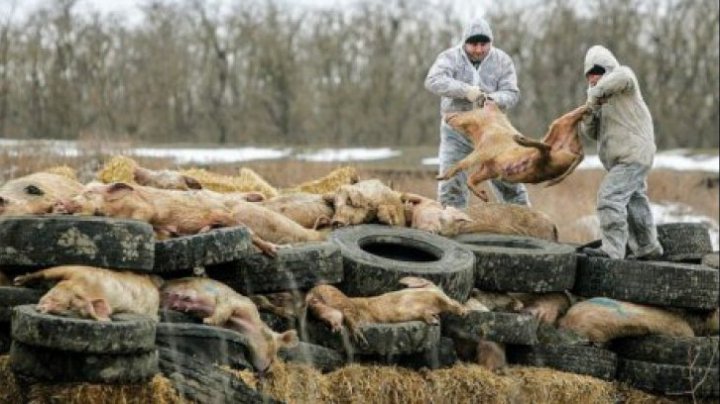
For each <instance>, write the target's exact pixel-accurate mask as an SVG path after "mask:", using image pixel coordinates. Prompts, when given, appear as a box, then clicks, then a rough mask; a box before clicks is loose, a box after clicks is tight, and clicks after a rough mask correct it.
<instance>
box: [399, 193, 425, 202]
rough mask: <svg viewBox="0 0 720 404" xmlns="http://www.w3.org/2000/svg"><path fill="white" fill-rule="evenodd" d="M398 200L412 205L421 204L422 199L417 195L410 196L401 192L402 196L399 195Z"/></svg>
mask: <svg viewBox="0 0 720 404" xmlns="http://www.w3.org/2000/svg"><path fill="white" fill-rule="evenodd" d="M400 199H401V200H402V201H403V202H410V203H412V204H413V205H414V204H417V203H420V202H422V200H423V198H422V196H420V195H417V194H411V193H409V192H403V193H402V195H400Z"/></svg>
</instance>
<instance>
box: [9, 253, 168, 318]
mask: <svg viewBox="0 0 720 404" xmlns="http://www.w3.org/2000/svg"><path fill="white" fill-rule="evenodd" d="M40 281H57V282H58V283H57V284H56V285H55V286H54V287H53V288H52V289H50V290H49V291H48V292H47V293H46V294H45V295H43V296H42V297H41V298H40V301H39V302H38V305H37V309H38V311H39V312H41V313H50V314H60V315H65V314H70V315H76V316H79V317H81V318H92V319H94V320H98V321H109V320H110V316H111V315H112V314H113V313H134V314H144V315H146V316H149V317H151V318H152V319H154V320H157V319H158V315H157V312H158V307H159V304H160V296H159V293H158V286H159V285H160V283H161V282H162V280H161V279H160V278H157V277H151V276H148V275H138V274H134V273H132V272H116V271H111V270H108V269H103V268H96V267H87V266H79V265H66V266H58V267H53V268H48V269H44V270H41V271H37V272H34V273H31V274H27V275H22V276H18V277H16V278H15V285H17V286H23V285H28V284H32V283H35V282H40Z"/></svg>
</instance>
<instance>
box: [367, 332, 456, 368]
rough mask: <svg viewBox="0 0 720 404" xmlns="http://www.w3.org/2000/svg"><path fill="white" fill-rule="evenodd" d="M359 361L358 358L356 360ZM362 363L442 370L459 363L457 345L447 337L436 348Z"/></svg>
mask: <svg viewBox="0 0 720 404" xmlns="http://www.w3.org/2000/svg"><path fill="white" fill-rule="evenodd" d="M356 359H358V358H356ZM358 360H359V361H360V362H368V361H371V362H375V363H380V364H383V365H398V366H402V367H406V368H410V369H421V368H426V369H441V368H448V367H451V366H453V365H454V364H455V363H457V361H458V356H457V353H456V352H455V343H454V342H453V340H452V339H450V338H447V337H440V341H439V342H438V344H437V345H435V346H434V347H432V348H430V349H428V350H425V351H422V352H418V353H414V354H406V355H398V356H390V357H379V356H375V357H361V358H359V359H358Z"/></svg>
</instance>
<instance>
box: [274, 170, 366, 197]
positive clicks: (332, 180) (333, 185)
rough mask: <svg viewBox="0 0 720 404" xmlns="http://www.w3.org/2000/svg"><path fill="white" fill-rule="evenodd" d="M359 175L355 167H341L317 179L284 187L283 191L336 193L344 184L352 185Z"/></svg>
mask: <svg viewBox="0 0 720 404" xmlns="http://www.w3.org/2000/svg"><path fill="white" fill-rule="evenodd" d="M358 180H359V177H358V173H357V170H355V168H354V167H350V166H346V167H340V168H337V169H335V170H333V171H331V172H330V174H328V175H326V176H324V177H322V178H319V179H317V180H312V181H307V182H303V183H302V184H300V185H298V186H296V187H292V188H288V189H284V190H283V193H288V194H289V193H295V192H307V193H311V194H328V193H334V192H335V191H337V189H338V188H340V187H341V186H343V185H351V184H354V183H356V182H358Z"/></svg>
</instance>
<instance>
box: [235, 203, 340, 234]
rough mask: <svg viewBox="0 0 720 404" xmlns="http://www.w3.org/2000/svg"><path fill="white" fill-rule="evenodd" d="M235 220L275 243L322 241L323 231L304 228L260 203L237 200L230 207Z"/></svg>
mask: <svg viewBox="0 0 720 404" xmlns="http://www.w3.org/2000/svg"><path fill="white" fill-rule="evenodd" d="M232 215H233V218H234V219H235V221H236V222H237V223H239V224H243V225H245V226H247V227H248V228H250V229H251V230H252V231H253V232H254V233H255V234H257V235H258V237H260V238H262V239H263V240H267V241H269V242H271V243H275V244H294V243H305V242H309V241H323V240H325V238H326V234H325V233H324V232H319V231H316V230H313V229H306V228H305V227H302V226H301V225H300V224H298V223H297V222H295V221H293V220H292V219H290V218H288V217H286V216H284V215H282V214H280V213H277V212H275V211H273V210H270V209H268V208H266V207H264V206H262V205H260V204H257V203H250V202H239V203H237V204H236V205H235V207H234V208H233V209H232Z"/></svg>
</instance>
